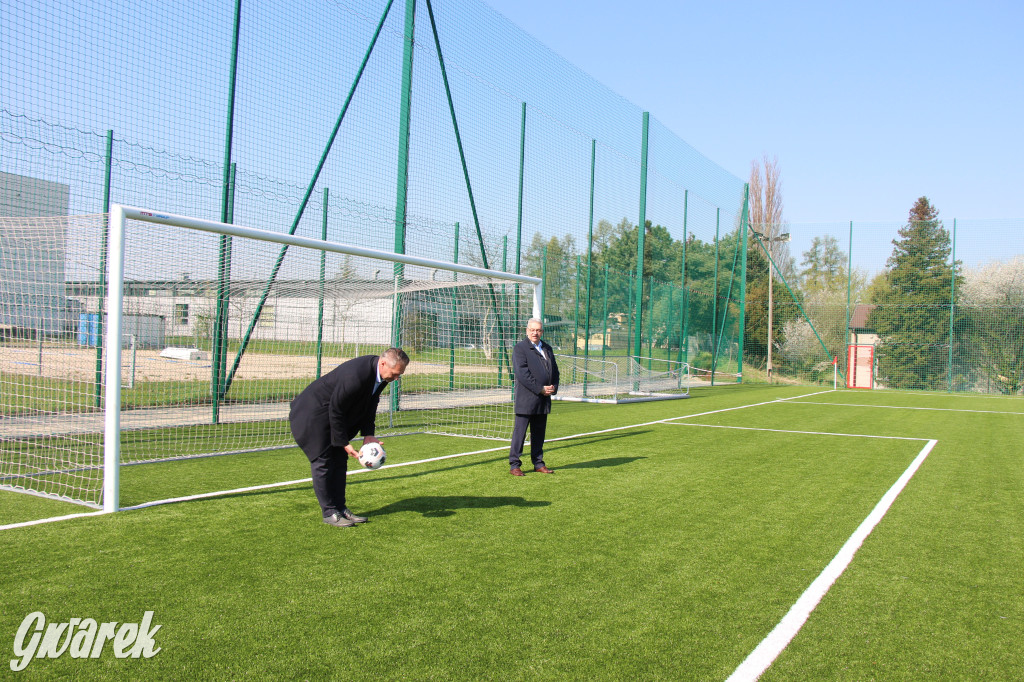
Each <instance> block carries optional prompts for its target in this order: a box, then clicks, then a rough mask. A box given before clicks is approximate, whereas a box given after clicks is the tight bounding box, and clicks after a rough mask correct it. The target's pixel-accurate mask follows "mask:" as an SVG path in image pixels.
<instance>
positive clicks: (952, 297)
mask: <svg viewBox="0 0 1024 682" xmlns="http://www.w3.org/2000/svg"><path fill="white" fill-rule="evenodd" d="M952 241H953V253H952V258H953V262H952V264H951V266H950V267H951V269H952V273H951V275H950V280H949V365H948V369H947V370H946V371H947V372H948V374H949V392H950V393H952V392H953V315H954V313H955V312H956V218H953V240H952Z"/></svg>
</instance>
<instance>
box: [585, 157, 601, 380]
mask: <svg viewBox="0 0 1024 682" xmlns="http://www.w3.org/2000/svg"><path fill="white" fill-rule="evenodd" d="M596 166H597V140H594V139H592V140H590V220H589V222H588V226H587V308H586V310H587V320H586V324H585V325H584V327H583V338H584V339H585V340H584V342H583V397H586V395H587V377H588V376H589V372H590V364H589V362H590V288H591V285H592V283H593V280H594V276H593V270H592V269H591V268H592V265H593V261H594V169H595V168H596ZM601 345H602V346H603V345H604V340H603V338H602V344H601Z"/></svg>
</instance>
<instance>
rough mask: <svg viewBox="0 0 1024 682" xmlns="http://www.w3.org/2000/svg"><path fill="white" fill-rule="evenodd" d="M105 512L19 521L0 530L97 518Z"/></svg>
mask: <svg viewBox="0 0 1024 682" xmlns="http://www.w3.org/2000/svg"><path fill="white" fill-rule="evenodd" d="M105 513H106V512H102V511H94V512H81V513H79V514H66V515H64V516H51V517H49V518H46V519H36V520H34V521H21V522H20V523H8V524H5V525H3V526H0V530H10V529H12V528H24V527H26V526H38V525H39V524H41V523H53V522H54V521H67V520H68V519H78V518H81V517H83V516H99V515H100V514H105Z"/></svg>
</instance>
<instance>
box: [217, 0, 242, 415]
mask: <svg viewBox="0 0 1024 682" xmlns="http://www.w3.org/2000/svg"><path fill="white" fill-rule="evenodd" d="M241 23H242V0H235V15H234V24H233V26H232V36H231V64H230V69H229V71H228V102H227V104H228V112H227V114H228V115H227V122H226V124H225V130H224V182H223V186H222V187H221V204H220V221H221V222H222V223H226V222H228V218H229V214H230V213H231V212H232V208H231V206H230V204H231V202H232V200H233V199H232V195H233V192H232V191H231V184H232V183H231V146H232V141H233V140H234V124H235V83H236V81H237V76H238V37H239V33H240V32H241ZM218 241H219V244H218V253H217V309H216V313H215V316H214V325H213V343H212V346H211V349H210V360H211V362H210V369H211V376H210V397H211V399H212V403H211V408H212V411H213V413H212V421H213V423H214V424H217V423H219V421H220V401H221V399H222V398H223V397H224V394H225V392H226V385H225V370H226V369H227V349H228V339H227V337H228V306H229V304H230V296H231V291H230V286H229V280H230V279H231V237H229V236H228V235H226V234H224V235H221V236H220V238H219V240H218Z"/></svg>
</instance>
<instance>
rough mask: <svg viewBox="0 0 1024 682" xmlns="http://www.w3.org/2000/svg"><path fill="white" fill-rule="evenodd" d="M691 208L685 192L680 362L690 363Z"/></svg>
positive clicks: (688, 194)
mask: <svg viewBox="0 0 1024 682" xmlns="http://www.w3.org/2000/svg"><path fill="white" fill-rule="evenodd" d="M689 207H690V190H684V191H683V265H682V276H681V281H682V283H683V292H682V296H681V297H680V301H679V305H680V306H681V307H682V314H681V315H680V319H679V324H680V325H681V326H682V336H683V343H682V347H681V348H680V349H679V361H680V362H689V361H690V343H689V341H688V340H687V334H688V333H689V331H690V330H689V322H690V292H689V291H688V290H687V288H686V227H687V222H686V221H687V218H689V215H688V210H689Z"/></svg>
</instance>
